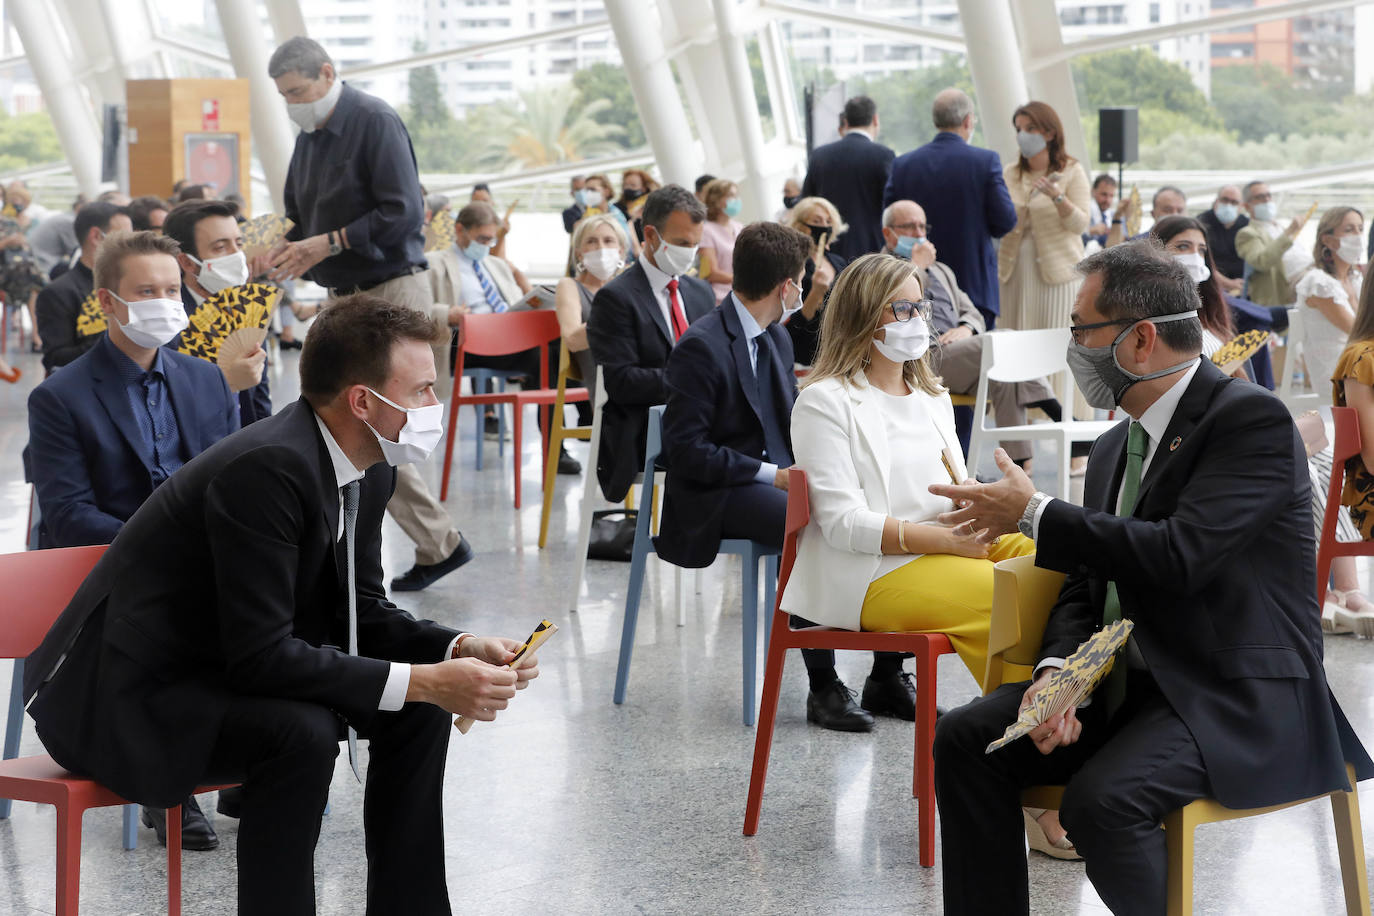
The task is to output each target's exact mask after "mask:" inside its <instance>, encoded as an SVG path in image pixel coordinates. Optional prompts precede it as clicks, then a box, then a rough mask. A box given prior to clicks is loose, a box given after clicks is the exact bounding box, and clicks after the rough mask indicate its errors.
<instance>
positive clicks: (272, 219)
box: [242, 213, 296, 261]
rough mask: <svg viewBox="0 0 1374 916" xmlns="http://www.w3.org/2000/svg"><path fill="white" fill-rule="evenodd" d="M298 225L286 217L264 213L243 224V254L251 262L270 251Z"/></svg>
mask: <svg viewBox="0 0 1374 916" xmlns="http://www.w3.org/2000/svg"><path fill="white" fill-rule="evenodd" d="M295 225H296V224H295V223H293V222H291V220H289V219H287V218H286V217H284V216H278V215H277V214H275V213H264V214H263V215H262V216H257V217H254V218H253V219H250V220H248V221H247V222H246V223H244V224H243V227H242V229H243V253H244V255H246V256H247V258H248V260H249V261H252V260H253V259H254V258H256V257H257V256H258V255H260V254H263V253H265V252H266V251H268V250H269V249H270V248H271V247H272V246H273V245H275V244H277V241H278V240H279V239H280V238H281V237H282V236H284V235H286V233H288V232H290V231H291V229H292V227H293V226H295Z"/></svg>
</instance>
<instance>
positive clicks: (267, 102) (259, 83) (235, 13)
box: [215, 0, 296, 213]
mask: <svg viewBox="0 0 1374 916" xmlns="http://www.w3.org/2000/svg"><path fill="white" fill-rule="evenodd" d="M215 7H216V8H217V9H218V10H219V24H220V28H221V29H222V30H223V31H224V43H225V45H227V46H228V48H229V57H230V58H231V59H232V60H233V61H234V72H235V73H236V74H238V76H239V77H241V78H243V79H246V80H248V84H249V88H250V97H251V100H252V106H253V108H252V112H253V114H252V123H253V145H254V146H255V147H256V148H257V152H258V161H259V162H261V163H262V170H263V172H264V173H266V175H267V187H268V190H269V191H271V192H272V207H273V209H274V210H275V211H276V212H278V213H280V212H281V211H282V208H283V206H284V202H283V199H282V192H283V189H284V188H285V186H286V168H287V166H288V165H290V164H291V150H292V149H293V148H294V147H295V145H296V137H295V134H294V133H293V132H292V130H291V122H290V121H289V120H288V119H287V117H286V105H285V103H284V102H282V100H281V96H280V95H278V94H277V86H276V84H275V83H273V82H272V78H271V77H269V76H268V75H267V60H268V53H267V48H268V45H267V42H266V41H264V39H265V38H266V36H265V35H263V34H262V32H263V29H262V23H261V22H260V21H259V20H258V15H257V7H256V5H255V4H252V3H242V2H240V0H215ZM244 190H245V193H246V192H247V189H244Z"/></svg>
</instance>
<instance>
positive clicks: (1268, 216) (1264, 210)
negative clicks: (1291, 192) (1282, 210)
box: [1255, 200, 1279, 223]
mask: <svg viewBox="0 0 1374 916" xmlns="http://www.w3.org/2000/svg"><path fill="white" fill-rule="evenodd" d="M1278 217H1279V205H1278V204H1276V203H1274V202H1273V201H1272V200H1266V201H1265V202H1264V203H1262V204H1255V219H1257V220H1259V221H1260V222H1262V223H1272V222H1273V221H1274V220H1276V219H1278Z"/></svg>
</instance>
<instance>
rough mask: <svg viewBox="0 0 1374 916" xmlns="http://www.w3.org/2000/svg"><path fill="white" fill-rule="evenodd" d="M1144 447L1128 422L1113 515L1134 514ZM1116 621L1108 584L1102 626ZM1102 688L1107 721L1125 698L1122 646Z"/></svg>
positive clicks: (1138, 430)
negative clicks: (1117, 504)
mask: <svg viewBox="0 0 1374 916" xmlns="http://www.w3.org/2000/svg"><path fill="white" fill-rule="evenodd" d="M1148 444H1149V436H1147V435H1145V427H1143V426H1141V425H1140V424H1139V423H1137V422H1134V421H1132V423H1131V426H1130V431H1129V432H1128V433H1127V434H1126V470H1125V471H1124V472H1123V473H1122V475H1121V508H1120V509H1119V510H1118V511H1117V513H1116V514H1117V515H1120V516H1128V515H1130V514H1131V513H1132V512H1134V511H1135V498H1136V494H1137V493H1139V492H1140V475H1141V469H1142V468H1144V466H1145V448H1146V446H1147V445H1148ZM1120 619H1121V599H1120V597H1118V595H1117V593H1116V583H1115V582H1108V583H1107V599H1106V601H1105V602H1103V605H1102V625H1103V626H1108V625H1110V624H1113V623H1116V622H1117V621H1118V620H1120ZM1103 687H1104V688H1105V690H1104V694H1103V695H1104V697H1105V699H1106V703H1107V717H1108V718H1111V716H1112V715H1114V714H1115V713H1116V711H1117V709H1118V708H1120V706H1121V701H1122V700H1123V699H1125V697H1126V648H1125V646H1122V648H1121V650H1120V651H1118V652H1117V653H1116V661H1115V662H1113V663H1112V670H1111V671H1110V672H1109V673H1108V674H1107V682H1106V683H1105V684H1104V685H1103Z"/></svg>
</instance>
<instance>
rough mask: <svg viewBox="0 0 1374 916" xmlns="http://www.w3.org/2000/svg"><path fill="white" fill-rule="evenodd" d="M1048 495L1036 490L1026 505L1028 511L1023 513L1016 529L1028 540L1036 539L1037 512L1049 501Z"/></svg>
mask: <svg viewBox="0 0 1374 916" xmlns="http://www.w3.org/2000/svg"><path fill="white" fill-rule="evenodd" d="M1049 498H1050V496H1049V494H1048V493H1041V492H1040V491H1039V490H1036V491H1035V493H1034V494H1032V495H1031V498H1030V501H1029V502H1027V503H1026V511H1025V512H1022V513H1021V520H1020V521H1019V522H1017V523H1016V529H1017V530H1018V531H1020V532H1021V533H1022V534H1024V535H1025V536H1026V537H1028V538H1034V537H1035V510H1036V509H1039V508H1040V504H1041V503H1043V502H1044V501H1045V500H1047V499H1049Z"/></svg>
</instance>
